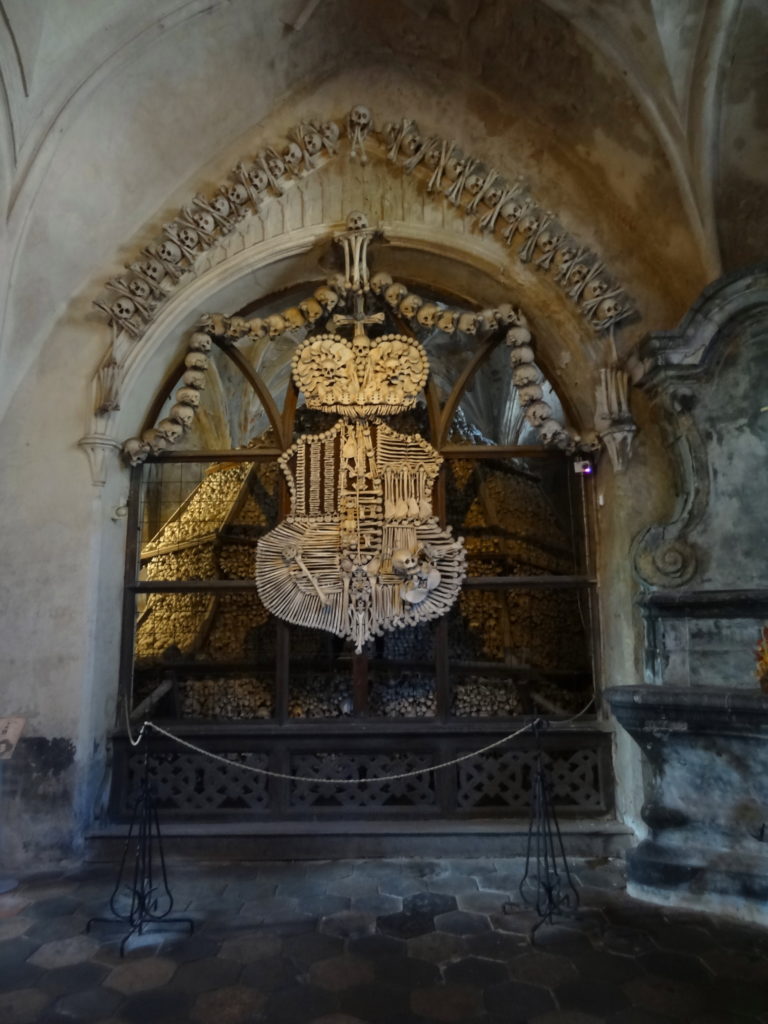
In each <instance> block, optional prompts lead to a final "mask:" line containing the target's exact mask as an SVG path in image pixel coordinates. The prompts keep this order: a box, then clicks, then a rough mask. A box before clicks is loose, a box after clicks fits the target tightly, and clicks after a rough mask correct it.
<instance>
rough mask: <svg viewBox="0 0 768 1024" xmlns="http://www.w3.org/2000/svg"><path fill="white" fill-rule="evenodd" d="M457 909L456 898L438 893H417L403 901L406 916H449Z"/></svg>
mask: <svg viewBox="0 0 768 1024" xmlns="http://www.w3.org/2000/svg"><path fill="white" fill-rule="evenodd" d="M456 909H457V903H456V897H455V896H449V895H446V894H444V893H437V892H417V893H414V895H413V896H406V897H405V898H404V899H403V913H404V914H431V915H432V916H433V917H437V915H438V914H447V913H449V912H450V911H451V910H456Z"/></svg>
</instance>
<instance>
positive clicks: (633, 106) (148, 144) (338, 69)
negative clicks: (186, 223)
mask: <svg viewBox="0 0 768 1024" xmlns="http://www.w3.org/2000/svg"><path fill="white" fill-rule="evenodd" d="M0 14H2V18H1V19H0V73H1V75H2V81H1V83H0V84H1V85H2V89H1V90H0V202H2V205H3V207H4V210H5V223H4V227H3V236H4V248H5V251H6V253H7V255H8V258H7V259H5V260H4V261H3V270H2V271H0V273H2V275H3V277H2V280H1V281H0V287H2V302H1V305H2V308H3V310H4V314H3V315H4V323H3V339H2V349H0V371H1V372H0V380H3V382H4V384H3V387H4V389H5V390H4V392H3V394H2V395H1V396H0V399H1V400H2V402H3V403H5V402H7V401H8V399H9V398H10V396H11V395H12V393H13V390H14V387H15V385H16V384H17V383H18V381H19V380H20V379H21V377H22V376H23V374H24V373H25V372H27V371H28V370H29V368H30V367H31V366H32V364H33V362H34V359H35V358H36V356H37V355H38V354H39V352H40V351H41V350H42V349H43V347H44V346H45V345H46V344H47V342H48V340H49V338H50V334H51V331H52V328H53V325H54V323H55V321H56V318H57V317H61V316H70V317H71V316H78V315H80V316H85V315H86V314H85V313H84V309H85V308H86V305H89V303H88V304H86V302H85V300H83V308H82V309H77V308H75V309H73V307H72V303H73V296H77V295H83V294H84V292H85V291H87V288H88V286H89V283H90V282H92V281H94V279H95V278H96V277H97V276H99V274H101V277H102V279H103V277H104V276H106V274H108V273H110V272H112V271H113V268H114V267H115V266H119V264H120V256H121V251H122V250H123V249H124V247H125V246H126V245H127V244H128V242H129V241H132V242H135V241H136V240H138V241H139V242H141V241H142V231H145V232H146V231H147V230H148V227H147V226H148V225H150V224H152V223H153V222H154V223H155V224H157V223H159V222H161V220H162V218H163V217H164V216H165V215H166V214H167V211H168V209H169V207H172V206H173V203H174V202H176V204H177V205H178V200H179V197H180V196H184V197H185V196H186V195H188V194H190V193H191V192H192V191H194V190H195V188H198V187H200V185H201V183H202V184H204V183H205V182H206V180H210V179H211V175H212V171H211V170H210V169H211V167H212V165H213V163H214V162H215V161H216V159H217V158H219V156H220V154H226V153H228V154H234V155H237V154H238V152H239V153H240V154H242V152H244V151H247V149H248V147H249V146H251V145H252V143H253V139H254V138H255V137H256V135H257V133H258V130H259V126H260V125H261V123H262V122H263V121H264V120H266V119H267V118H268V117H269V116H270V115H272V114H273V113H274V111H276V110H284V111H285V118H286V121H285V123H286V124H292V123H295V121H296V120H297V118H296V116H295V114H296V111H300V110H302V111H306V112H307V113H309V114H315V113H319V114H321V115H326V116H328V115H336V116H339V115H340V114H342V113H344V112H345V111H346V110H348V109H349V105H350V101H351V102H364V103H367V104H368V105H369V106H370V107H371V108H372V109H373V110H374V113H376V109H377V100H379V101H380V102H381V103H382V104H383V105H384V106H385V107H386V113H387V114H389V115H390V116H391V115H392V114H397V115H399V116H405V115H407V116H410V117H415V118H417V119H419V120H420V119H421V117H422V114H423V115H424V120H425V122H427V123H426V124H425V126H424V127H425V129H426V130H436V131H440V132H441V133H442V134H448V133H449V132H452V131H455V132H456V133H457V135H459V137H460V138H462V140H466V141H467V142H468V143H470V144H471V145H472V146H474V148H475V149H478V150H481V151H482V149H483V146H485V148H486V150H488V151H492V152H496V151H502V150H503V152H504V153H506V154H508V155H509V159H510V160H511V162H512V169H513V170H518V171H520V172H521V173H523V174H524V175H525V176H526V177H527V178H529V179H533V178H536V179H537V191H538V193H539V194H541V195H542V196H543V197H544V201H545V202H550V203H551V204H552V205H553V207H555V208H558V209H559V208H560V207H562V206H564V207H567V209H568V210H569V211H570V217H571V221H572V222H573V223H575V224H576V225H577V226H578V227H579V228H580V230H581V232H582V234H583V235H585V236H588V237H589V238H590V241H592V240H594V241H595V242H596V243H597V244H598V246H599V249H600V251H602V252H604V253H606V254H607V256H608V257H609V258H610V260H611V263H612V265H613V266H618V267H619V268H620V270H621V271H622V274H623V276H624V278H625V279H626V281H627V283H628V285H629V287H630V288H632V287H633V286H634V288H635V291H636V292H637V291H639V292H640V293H641V306H642V305H643V301H642V293H644V292H647V293H648V294H651V293H653V294H654V295H655V296H656V299H655V301H654V302H646V303H645V309H646V310H647V311H648V314H649V315H648V320H649V322H646V323H645V324H644V325H643V326H644V329H646V330H647V329H655V328H664V327H671V326H673V324H674V322H675V321H676V320H677V319H679V317H680V316H681V315H682V314H683V313H684V311H685V310H686V308H687V307H688V306H689V305H690V303H691V302H692V301H693V300H694V298H695V297H696V295H697V294H698V292H699V291H700V290H701V288H702V287H703V286H704V285H705V284H706V283H708V282H709V281H711V280H712V279H713V278H715V277H717V276H718V275H719V274H720V273H721V272H722V271H724V270H725V271H727V270H731V269H735V268H737V267H741V266H744V265H746V264H750V263H754V262H758V261H759V260H760V259H761V258H764V247H763V240H764V237H765V226H766V222H767V221H768V133H767V132H766V130H765V129H766V113H765V112H766V110H768V62H766V60H765V53H766V52H768V6H766V4H765V3H764V2H763V0H547V2H544V0H517V2H509V0H387V2H382V0H366V2H360V0H57V2H56V3H51V2H49V0H4V2H2V3H0ZM323 89H324V90H325V93H324V94H323V95H324V98H323V103H324V104H325V106H324V107H323V109H321V110H318V109H316V102H317V101H316V97H317V95H318V90H320V92H321V93H322V90H323ZM334 97H335V98H336V99H335V100H334ZM333 102H336V103H337V106H338V109H335V108H334V109H328V107H327V105H328V104H329V103H333ZM291 114H293V118H292V120H291ZM238 146H239V150H238ZM213 180H215V179H213ZM41 296H45V301H44V302H41V301H40V297H41Z"/></svg>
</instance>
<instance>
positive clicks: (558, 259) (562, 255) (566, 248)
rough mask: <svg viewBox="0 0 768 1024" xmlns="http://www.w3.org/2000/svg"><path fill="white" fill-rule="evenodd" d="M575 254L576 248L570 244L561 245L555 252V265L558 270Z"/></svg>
mask: <svg viewBox="0 0 768 1024" xmlns="http://www.w3.org/2000/svg"><path fill="white" fill-rule="evenodd" d="M575 256H576V250H575V249H573V248H572V247H571V246H570V245H561V246H560V248H559V249H558V250H557V252H556V253H555V259H554V263H555V267H556V268H557V269H558V270H559V269H560V268H561V267H564V266H566V265H567V264H568V263H570V262H571V260H572V259H573V258H574V257H575Z"/></svg>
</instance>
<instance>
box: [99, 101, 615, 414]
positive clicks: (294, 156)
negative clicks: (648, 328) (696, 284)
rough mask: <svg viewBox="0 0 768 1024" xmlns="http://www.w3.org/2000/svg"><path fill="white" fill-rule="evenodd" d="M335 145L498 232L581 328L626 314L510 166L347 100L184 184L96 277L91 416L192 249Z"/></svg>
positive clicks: (194, 257) (594, 261)
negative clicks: (104, 326) (99, 366)
mask: <svg viewBox="0 0 768 1024" xmlns="http://www.w3.org/2000/svg"><path fill="white" fill-rule="evenodd" d="M345 147H346V148H347V152H348V156H349V157H350V158H352V159H357V160H360V161H361V162H365V161H366V160H367V159H368V155H367V154H368V152H369V151H371V152H377V153H379V154H380V155H381V156H382V157H384V158H386V159H387V160H388V161H389V162H391V163H392V165H393V166H394V167H396V168H399V170H400V171H401V172H402V173H403V174H407V175H414V176H415V177H416V178H417V179H420V180H421V181H422V182H423V185H424V188H425V190H426V192H427V194H428V195H429V196H430V197H431V198H432V199H433V200H434V201H435V202H440V203H446V202H447V203H450V204H452V205H453V206H455V207H457V208H459V209H461V210H462V211H463V212H464V214H465V216H466V218H467V220H468V221H469V222H470V223H471V226H473V227H474V228H475V229H476V230H477V231H478V232H480V233H484V234H487V235H488V236H493V237H498V238H499V239H500V241H501V242H502V243H503V244H505V245H506V246H508V247H510V249H513V251H514V252H515V255H516V258H517V259H518V260H519V261H520V262H521V263H526V264H530V265H531V266H532V267H533V268H535V269H536V270H537V271H540V272H543V273H546V274H548V275H549V276H550V278H551V280H552V281H553V283H554V284H555V285H556V286H557V287H558V288H560V289H561V291H562V292H563V294H564V295H565V296H566V298H567V299H568V301H569V302H571V303H573V304H574V305H575V306H576V308H577V309H578V310H579V312H580V313H581V315H582V316H583V317H584V319H585V321H586V323H587V324H588V325H589V326H590V328H591V329H593V330H595V331H598V332H607V333H608V334H611V335H612V333H613V331H614V328H615V327H616V326H617V325H620V324H621V323H622V322H623V321H625V320H626V319H627V318H629V317H631V316H633V315H634V314H635V310H634V305H633V303H632V301H631V300H630V299H629V297H628V296H627V295H626V293H625V291H624V289H623V288H622V286H621V284H620V283H618V282H617V281H616V280H615V279H613V278H612V276H611V275H610V273H609V271H608V270H607V268H606V267H605V265H604V264H603V262H602V260H600V258H599V257H598V256H597V254H596V253H594V252H592V251H591V250H590V249H589V248H588V247H587V246H585V245H583V244H582V243H580V242H579V241H577V240H576V239H575V238H574V237H573V236H572V235H570V234H569V233H568V231H567V230H566V229H565V228H564V227H563V226H562V224H561V222H560V219H559V217H557V216H556V215H555V214H553V213H552V212H550V211H547V210H545V209H543V208H542V207H541V206H540V204H539V203H538V202H537V201H536V200H535V198H534V197H533V195H532V194H531V192H530V190H529V189H528V188H527V186H525V185H524V184H523V183H522V182H521V180H520V179H519V178H514V180H513V181H511V182H510V180H509V179H508V178H507V177H505V176H504V175H503V174H502V173H501V172H499V171H497V170H496V168H494V167H491V166H489V165H487V164H486V163H484V162H483V160H482V159H477V158H475V157H472V156H469V155H467V154H465V153H463V152H462V150H461V149H460V147H459V146H458V144H457V143H456V141H455V140H453V139H451V140H448V139H444V138H442V137H440V136H438V135H427V134H423V133H422V132H421V131H420V130H419V128H418V126H417V125H416V122H415V121H413V120H411V119H410V118H402V119H401V120H400V121H397V122H388V123H385V124H384V125H383V127H382V128H381V129H380V130H377V129H376V126H375V124H374V119H373V115H372V113H371V111H370V109H369V108H368V107H366V106H364V105H362V104H358V105H356V106H355V107H353V108H352V109H351V110H350V112H349V113H348V114H347V115H346V117H345V118H342V119H340V120H339V121H335V120H327V121H305V122H302V123H301V124H299V125H298V126H297V127H296V128H295V129H293V130H292V131H290V132H288V139H287V140H284V141H283V142H281V143H276V144H274V145H271V146H265V147H264V148H263V149H262V150H261V151H260V152H259V153H257V154H256V155H255V156H253V155H251V156H247V157H244V158H243V159H242V160H241V161H240V162H239V163H238V164H237V165H236V166H235V167H234V168H233V170H232V171H231V172H230V175H229V178H228V179H227V180H226V181H223V182H221V183H219V185H218V186H217V187H216V188H215V189H214V190H212V191H210V192H209V193H208V194H203V193H201V192H198V193H196V194H195V195H194V196H192V197H191V199H190V201H189V202H188V203H187V204H185V205H184V206H182V207H181V209H180V210H179V212H178V214H177V215H176V216H175V217H174V219H173V220H171V221H169V222H168V223H166V224H164V225H163V227H162V231H161V232H159V233H158V236H157V237H156V238H155V239H154V241H152V242H150V244H149V245H147V246H146V247H145V248H144V249H142V250H141V251H140V252H137V253H135V254H134V255H133V257H132V258H131V259H130V260H129V261H128V263H127V264H126V266H125V273H123V274H119V275H117V276H116V277H113V278H111V279H110V280H109V281H107V282H106V290H105V292H104V294H103V295H102V296H101V297H100V298H99V299H98V300H97V301H96V303H95V304H96V306H97V307H98V308H99V309H100V310H102V311H103V313H105V314H106V316H107V318H108V320H109V323H110V324H111V326H112V328H113V332H114V337H113V341H112V346H111V350H110V353H109V355H108V357H107V359H106V360H105V364H104V367H103V370H104V372H103V373H100V374H99V377H98V380H97V392H98V396H97V399H96V409H97V416H101V417H104V416H108V415H109V414H110V413H111V412H113V411H114V410H115V409H116V408H117V407H118V404H117V403H118V397H119V389H120V385H121V383H122V380H123V377H124V374H125V368H126V364H127V363H128V362H129V361H130V359H131V354H132V349H133V344H134V343H135V341H136V340H138V339H139V338H141V336H142V335H143V334H144V332H145V331H146V329H147V327H148V326H149V325H150V324H151V323H152V322H153V320H154V319H155V317H156V316H157V314H158V312H159V311H160V309H161V308H162V306H163V305H164V304H165V303H166V302H167V301H168V299H169V298H170V297H171V295H172V294H173V293H174V292H175V291H176V290H177V289H178V288H179V287H183V286H184V284H185V283H187V282H189V281H191V280H193V279H194V277H195V275H196V274H197V273H198V272H199V269H200V267H199V264H200V262H201V261H202V259H203V257H204V254H205V253H207V252H211V251H212V250H215V249H216V248H217V247H219V248H221V247H222V245H223V243H225V240H226V239H227V238H228V237H229V236H230V235H232V234H233V233H237V231H238V230H241V229H240V228H238V225H239V224H240V223H241V222H242V221H243V220H244V219H245V218H247V217H251V216H254V215H262V216H263V215H264V213H265V210H264V207H265V204H269V203H272V202H278V201H279V199H280V197H281V196H282V195H283V194H284V193H285V191H286V189H288V188H291V187H292V186H293V185H294V184H295V183H296V182H298V181H300V180H301V179H302V178H304V177H305V176H306V175H308V174H311V173H313V172H314V171H315V170H316V169H318V168H319V167H321V166H322V165H323V164H324V163H327V162H328V161H330V160H332V159H335V158H338V157H337V154H339V150H340V148H341V149H342V150H343V149H344V148H345ZM365 244H367V243H365ZM99 429H103V428H102V427H100V428H99Z"/></svg>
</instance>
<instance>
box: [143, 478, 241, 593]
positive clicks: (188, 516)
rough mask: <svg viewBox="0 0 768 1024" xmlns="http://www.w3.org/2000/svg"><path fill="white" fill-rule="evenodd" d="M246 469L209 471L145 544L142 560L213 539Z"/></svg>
mask: <svg viewBox="0 0 768 1024" xmlns="http://www.w3.org/2000/svg"><path fill="white" fill-rule="evenodd" d="M250 469H251V467H250V465H248V464H247V463H242V464H233V465H219V466H214V467H213V468H212V469H210V470H209V471H208V473H207V474H206V476H205V479H204V480H203V482H202V483H201V484H200V486H199V487H197V488H195V490H194V491H193V492H192V494H191V495H190V496H189V498H188V499H187V501H186V502H185V503H184V504H183V505H181V506H180V507H179V508H178V509H177V511H176V513H175V515H174V516H173V517H172V518H171V519H170V520H169V521H168V522H167V523H166V524H165V526H164V527H163V528H162V530H160V531H159V533H158V534H157V535H156V536H155V537H153V538H152V540H151V541H149V543H148V544H145V546H144V549H143V551H142V557H145V556H147V555H154V554H160V553H163V552H165V551H167V550H168V549H170V548H172V547H173V546H174V545H179V544H182V543H186V542H188V541H192V540H199V539H201V538H209V537H213V536H215V535H216V533H217V531H218V530H220V529H221V528H222V526H223V525H224V523H225V521H226V519H227V517H228V515H229V513H230V511H231V509H232V504H233V502H234V501H235V498H236V497H237V495H238V494H239V492H240V489H241V487H242V486H243V483H244V481H245V478H246V477H247V476H248V473H249V471H250ZM181 578H182V579H183V578H184V577H181Z"/></svg>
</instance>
